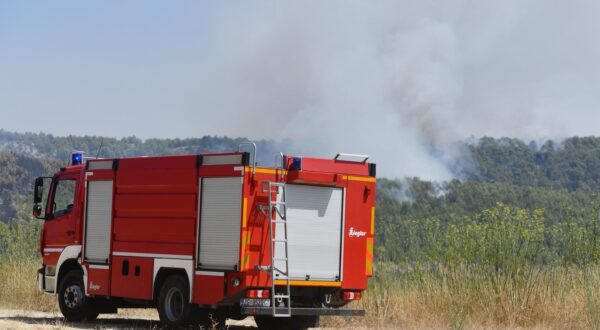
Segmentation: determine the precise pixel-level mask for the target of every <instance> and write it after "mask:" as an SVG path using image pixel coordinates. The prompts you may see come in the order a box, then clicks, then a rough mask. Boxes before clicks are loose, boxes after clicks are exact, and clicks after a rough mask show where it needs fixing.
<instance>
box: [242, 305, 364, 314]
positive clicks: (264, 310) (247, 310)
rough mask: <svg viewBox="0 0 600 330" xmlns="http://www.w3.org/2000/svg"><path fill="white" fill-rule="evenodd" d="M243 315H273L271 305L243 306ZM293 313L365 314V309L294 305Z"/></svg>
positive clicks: (279, 311) (283, 310) (278, 310)
mask: <svg viewBox="0 0 600 330" xmlns="http://www.w3.org/2000/svg"><path fill="white" fill-rule="evenodd" d="M287 312H288V310H287V308H285V307H283V308H277V313H281V314H285V313H287ZM242 314H243V315H273V308H271V307H242ZM292 315H336V316H365V310H364V309H348V308H303V307H292Z"/></svg>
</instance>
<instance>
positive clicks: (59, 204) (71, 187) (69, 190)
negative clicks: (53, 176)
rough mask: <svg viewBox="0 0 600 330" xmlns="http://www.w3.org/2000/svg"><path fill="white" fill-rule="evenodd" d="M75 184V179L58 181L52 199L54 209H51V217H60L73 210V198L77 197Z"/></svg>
mask: <svg viewBox="0 0 600 330" xmlns="http://www.w3.org/2000/svg"><path fill="white" fill-rule="evenodd" d="M75 184H76V181H75V180H59V181H56V187H55V188H54V196H53V199H52V209H51V211H50V214H51V218H56V217H60V216H61V215H63V214H65V213H67V212H70V211H71V209H72V208H73V200H74V198H75Z"/></svg>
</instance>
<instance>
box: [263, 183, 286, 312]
mask: <svg viewBox="0 0 600 330" xmlns="http://www.w3.org/2000/svg"><path fill="white" fill-rule="evenodd" d="M263 192H268V194H269V207H268V212H269V213H268V217H269V222H270V223H269V237H270V239H271V244H270V248H271V266H270V267H266V269H265V270H268V271H269V272H270V273H271V308H272V309H273V313H272V314H273V316H274V317H290V316H292V306H291V305H292V304H291V302H292V301H291V295H290V291H291V290H290V272H289V269H290V268H289V266H290V265H289V254H288V232H287V209H286V192H285V182H271V181H269V182H264V183H263ZM273 193H275V200H273V196H272V195H273ZM265 209H266V208H265ZM278 224H281V226H279V229H280V230H281V229H283V238H281V237H279V238H277V235H276V232H275V229H274V228H273V227H274V226H275V227H277V225H278ZM281 227H283V228H281ZM276 248H278V249H276ZM281 248H283V251H284V253H283V255H284V256H281V253H280V254H279V255H280V256H275V251H276V250H277V251H281ZM276 262H284V263H285V270H284V269H280V268H278V267H276V266H275V263H276ZM276 279H277V280H283V281H285V286H284V292H277V291H275V280H276ZM278 301H279V302H283V303H284V304H285V307H284V308H282V307H279V306H277V302H278Z"/></svg>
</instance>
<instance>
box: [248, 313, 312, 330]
mask: <svg viewBox="0 0 600 330" xmlns="http://www.w3.org/2000/svg"><path fill="white" fill-rule="evenodd" d="M319 320H320V316H319V315H294V316H291V317H272V316H266V315H256V316H254V321H255V322H256V325H257V326H258V328H259V329H273V330H275V329H293V330H302V329H308V328H318V327H319Z"/></svg>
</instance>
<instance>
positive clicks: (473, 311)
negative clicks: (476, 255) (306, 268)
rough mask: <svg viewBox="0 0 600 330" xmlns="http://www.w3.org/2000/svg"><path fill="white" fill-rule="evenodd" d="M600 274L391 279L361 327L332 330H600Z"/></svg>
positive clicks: (562, 271)
mask: <svg viewBox="0 0 600 330" xmlns="http://www.w3.org/2000/svg"><path fill="white" fill-rule="evenodd" d="M599 288H600V267H599V266H590V267H586V268H566V267H564V268H563V267H552V268H548V269H536V270H535V274H534V275H533V276H530V277H529V280H527V276H520V277H514V278H513V277H510V276H504V275H496V276H495V278H493V277H490V276H488V274H487V273H479V272H477V271H474V270H470V269H466V268H464V267H461V268H457V269H453V270H448V269H436V270H435V271H433V270H431V269H429V270H418V269H417V270H415V269H413V270H410V271H406V272H390V273H387V274H383V275H382V276H381V278H379V279H375V281H373V283H372V285H371V288H370V290H369V291H368V292H367V294H366V296H365V298H364V299H363V300H362V301H360V303H359V304H358V305H356V306H360V307H363V308H365V309H366V311H367V316H366V317H364V318H362V319H352V320H349V319H344V318H328V319H326V320H325V324H327V325H329V326H341V327H343V326H348V325H353V326H359V325H362V326H367V327H369V328H390V327H392V328H406V329H423V328H452V329H463V328H467V329H470V328H478V329H480V328H488V329H505V328H508V329H514V328H527V329H600V317H599V313H600V310H599V307H600V290H599Z"/></svg>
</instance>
